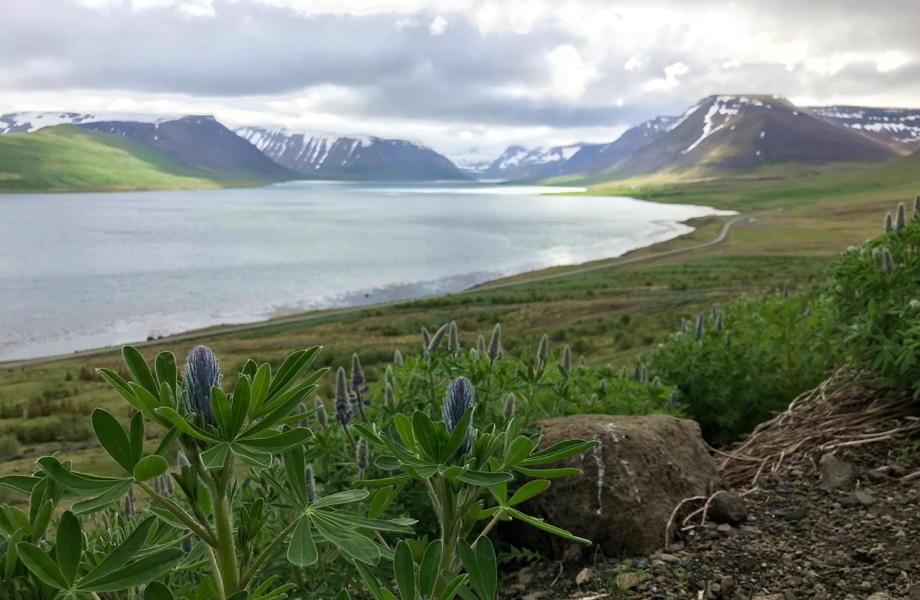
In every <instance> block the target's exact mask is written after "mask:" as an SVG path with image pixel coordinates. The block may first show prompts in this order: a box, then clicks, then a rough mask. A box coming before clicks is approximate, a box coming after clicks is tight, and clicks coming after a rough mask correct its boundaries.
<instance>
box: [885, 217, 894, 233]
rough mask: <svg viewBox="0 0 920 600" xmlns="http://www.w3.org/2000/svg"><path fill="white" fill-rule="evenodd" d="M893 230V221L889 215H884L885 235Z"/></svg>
mask: <svg viewBox="0 0 920 600" xmlns="http://www.w3.org/2000/svg"><path fill="white" fill-rule="evenodd" d="M892 230H894V220H893V219H892V218H891V213H888V214H887V215H885V233H891V232H892Z"/></svg>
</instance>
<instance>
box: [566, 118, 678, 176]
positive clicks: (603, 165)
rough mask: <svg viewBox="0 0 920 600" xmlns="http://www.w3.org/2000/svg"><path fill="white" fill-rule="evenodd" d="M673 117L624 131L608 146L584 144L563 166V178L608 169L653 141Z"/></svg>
mask: <svg viewBox="0 0 920 600" xmlns="http://www.w3.org/2000/svg"><path fill="white" fill-rule="evenodd" d="M675 120H676V117H656V118H654V119H651V120H649V121H646V122H644V123H642V124H640V125H637V126H635V127H632V128H630V129H627V130H626V131H625V132H623V134H622V135H621V136H620V137H618V138H617V139H616V140H615V141H613V142H610V143H609V144H599V145H598V144H591V145H587V144H586V145H583V146H582V148H581V150H579V151H578V152H576V153H575V155H574V156H572V158H570V159H569V160H568V161H566V163H565V164H564V165H562V168H561V171H562V174H563V175H593V174H595V173H600V172H601V171H606V170H607V169H610V168H611V167H613V166H614V165H616V164H617V163H619V162H620V161H622V160H624V159H626V158H628V157H629V156H630V155H632V153H633V152H635V151H636V150H638V149H639V148H641V147H642V146H644V145H645V144H648V143H649V142H651V141H652V140H654V139H655V138H656V137H657V136H658V134H660V133H661V132H662V131H664V130H665V129H667V127H668V126H669V125H671V123H673V122H674V121H675Z"/></svg>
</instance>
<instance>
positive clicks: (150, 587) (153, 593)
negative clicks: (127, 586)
mask: <svg viewBox="0 0 920 600" xmlns="http://www.w3.org/2000/svg"><path fill="white" fill-rule="evenodd" d="M144 600H175V596H173V593H172V592H170V591H169V588H168V587H166V585H164V584H163V583H162V582H160V581H151V582H150V583H148V584H147V588H146V589H145V590H144Z"/></svg>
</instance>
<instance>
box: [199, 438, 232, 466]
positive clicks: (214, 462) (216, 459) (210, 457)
mask: <svg viewBox="0 0 920 600" xmlns="http://www.w3.org/2000/svg"><path fill="white" fill-rule="evenodd" d="M229 451H230V444H228V443H226V442H224V443H222V444H217V445H216V446H214V447H213V448H211V449H209V450H206V451H204V452H202V453H201V462H202V464H204V467H205V468H206V469H219V468H221V467H222V466H224V460H226V458H227V453H228V452H229Z"/></svg>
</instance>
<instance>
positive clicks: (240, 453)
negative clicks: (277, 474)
mask: <svg viewBox="0 0 920 600" xmlns="http://www.w3.org/2000/svg"><path fill="white" fill-rule="evenodd" d="M230 450H231V451H232V452H233V454H234V456H236V457H237V458H239V459H240V460H242V461H243V462H245V463H246V464H248V465H252V466H254V467H270V466H272V460H273V459H272V455H271V454H268V453H266V452H261V451H257V450H255V449H253V448H250V447H248V446H244V445H242V444H231V445H230Z"/></svg>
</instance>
